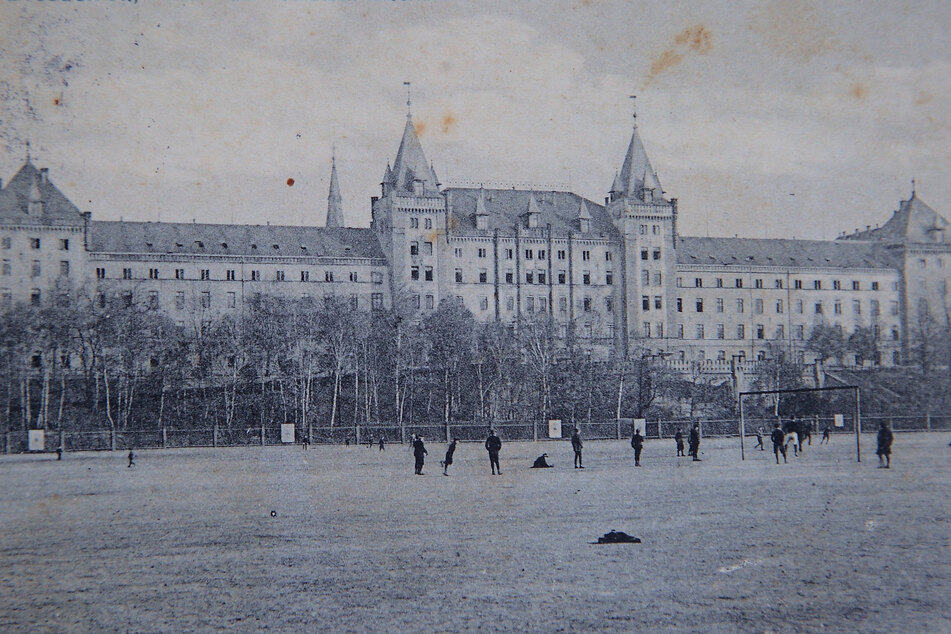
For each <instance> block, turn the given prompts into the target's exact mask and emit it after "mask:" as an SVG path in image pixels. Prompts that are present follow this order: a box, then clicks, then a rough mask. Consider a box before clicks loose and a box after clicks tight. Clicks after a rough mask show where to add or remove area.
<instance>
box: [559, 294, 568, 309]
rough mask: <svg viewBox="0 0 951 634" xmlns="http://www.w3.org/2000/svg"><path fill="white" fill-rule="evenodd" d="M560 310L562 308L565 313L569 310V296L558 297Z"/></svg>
mask: <svg viewBox="0 0 951 634" xmlns="http://www.w3.org/2000/svg"><path fill="white" fill-rule="evenodd" d="M558 310H560V311H561V312H563V313H567V312H568V298H567V297H559V298H558Z"/></svg>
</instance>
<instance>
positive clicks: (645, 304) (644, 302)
mask: <svg viewBox="0 0 951 634" xmlns="http://www.w3.org/2000/svg"><path fill="white" fill-rule="evenodd" d="M641 308H642V309H643V310H650V309H651V298H650V297H648V296H647V295H641Z"/></svg>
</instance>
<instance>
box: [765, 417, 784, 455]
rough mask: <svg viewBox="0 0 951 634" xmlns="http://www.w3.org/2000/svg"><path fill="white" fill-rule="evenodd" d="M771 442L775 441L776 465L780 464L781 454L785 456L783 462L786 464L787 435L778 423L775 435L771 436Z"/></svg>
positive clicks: (774, 431)
mask: <svg viewBox="0 0 951 634" xmlns="http://www.w3.org/2000/svg"><path fill="white" fill-rule="evenodd" d="M769 438H770V440H772V441H773V454H774V455H775V456H776V464H779V454H780V453H782V454H783V462H784V463H785V462H786V434H784V433H783V430H782V427H780V425H779V423H776V428H775V429H774V430H773V433H772V434H771V435H770V437H769Z"/></svg>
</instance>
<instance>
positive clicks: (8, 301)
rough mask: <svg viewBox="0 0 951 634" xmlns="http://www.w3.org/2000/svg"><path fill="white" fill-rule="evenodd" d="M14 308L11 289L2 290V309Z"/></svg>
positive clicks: (0, 305) (0, 300)
mask: <svg viewBox="0 0 951 634" xmlns="http://www.w3.org/2000/svg"><path fill="white" fill-rule="evenodd" d="M12 306H13V293H11V292H10V289H8V288H4V289H0V308H4V309H6V308H11V307H12Z"/></svg>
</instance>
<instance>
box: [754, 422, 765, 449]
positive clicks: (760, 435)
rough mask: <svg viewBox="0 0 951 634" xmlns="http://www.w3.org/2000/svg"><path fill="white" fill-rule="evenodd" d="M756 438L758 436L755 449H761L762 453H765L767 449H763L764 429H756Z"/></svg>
mask: <svg viewBox="0 0 951 634" xmlns="http://www.w3.org/2000/svg"><path fill="white" fill-rule="evenodd" d="M755 436H756V446H755V447H753V449H759V450H760V451H764V450H765V447H763V428H762V427H757V428H756V433H755Z"/></svg>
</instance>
